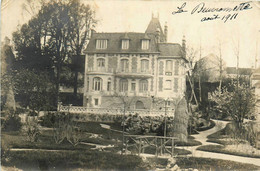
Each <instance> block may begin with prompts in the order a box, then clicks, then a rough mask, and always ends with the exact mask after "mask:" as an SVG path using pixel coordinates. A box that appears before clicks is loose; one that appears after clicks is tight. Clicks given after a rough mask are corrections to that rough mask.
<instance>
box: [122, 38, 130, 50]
mask: <svg viewBox="0 0 260 171" xmlns="http://www.w3.org/2000/svg"><path fill="white" fill-rule="evenodd" d="M128 48H129V40H128V39H123V40H122V49H128Z"/></svg>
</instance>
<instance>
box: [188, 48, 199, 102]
mask: <svg viewBox="0 0 260 171" xmlns="http://www.w3.org/2000/svg"><path fill="white" fill-rule="evenodd" d="M196 57H197V51H196V50H195V49H194V48H192V47H188V48H187V49H186V58H187V60H188V72H187V74H188V75H187V77H188V81H189V83H190V87H191V95H190V97H187V98H188V99H189V100H188V103H191V101H192V99H193V98H194V100H195V103H196V105H198V101H197V97H196V94H195V90H194V67H195V64H196Z"/></svg>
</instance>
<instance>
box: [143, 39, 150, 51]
mask: <svg viewBox="0 0 260 171" xmlns="http://www.w3.org/2000/svg"><path fill="white" fill-rule="evenodd" d="M147 49H149V40H142V50H147Z"/></svg>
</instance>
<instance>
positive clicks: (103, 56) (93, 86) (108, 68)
mask: <svg viewBox="0 0 260 171" xmlns="http://www.w3.org/2000/svg"><path fill="white" fill-rule="evenodd" d="M167 31H168V28H167V25H165V27H164V31H163V30H162V27H161V25H160V22H159V19H158V18H154V17H152V19H151V21H150V23H149V25H148V27H147V29H146V31H145V32H144V33H135V32H126V33H96V32H92V35H91V39H90V41H89V44H88V46H87V49H86V58H85V75H84V97H83V106H85V107H91V108H118V107H122V106H123V105H125V104H126V103H127V105H128V109H132V110H134V109H152V108H153V109H155V108H156V107H158V108H159V106H161V105H157V104H160V103H161V102H162V101H163V99H167V101H169V102H168V103H169V105H170V104H171V103H170V101H174V100H178V99H181V98H182V97H183V96H184V93H185V90H186V86H185V83H186V77H185V75H186V69H185V65H186V59H185V40H183V43H182V46H181V45H180V44H177V43H168V42H167ZM162 104H163V103H162Z"/></svg>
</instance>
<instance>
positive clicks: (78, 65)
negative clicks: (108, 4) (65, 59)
mask: <svg viewBox="0 0 260 171" xmlns="http://www.w3.org/2000/svg"><path fill="white" fill-rule="evenodd" d="M69 15H70V16H71V18H70V21H69V32H70V33H71V34H70V38H69V41H70V42H69V43H70V47H71V50H72V54H73V55H72V66H73V68H72V69H73V71H74V96H75V97H76V96H77V90H78V73H79V72H83V71H84V65H82V64H84V62H82V60H81V58H82V55H81V54H82V52H83V50H84V49H85V47H86V45H87V43H88V40H89V39H90V34H91V29H92V28H94V27H95V24H96V20H95V19H94V15H95V11H93V10H92V9H91V8H90V6H89V5H84V4H80V1H79V0H74V1H72V2H71V4H70V8H69Z"/></svg>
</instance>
